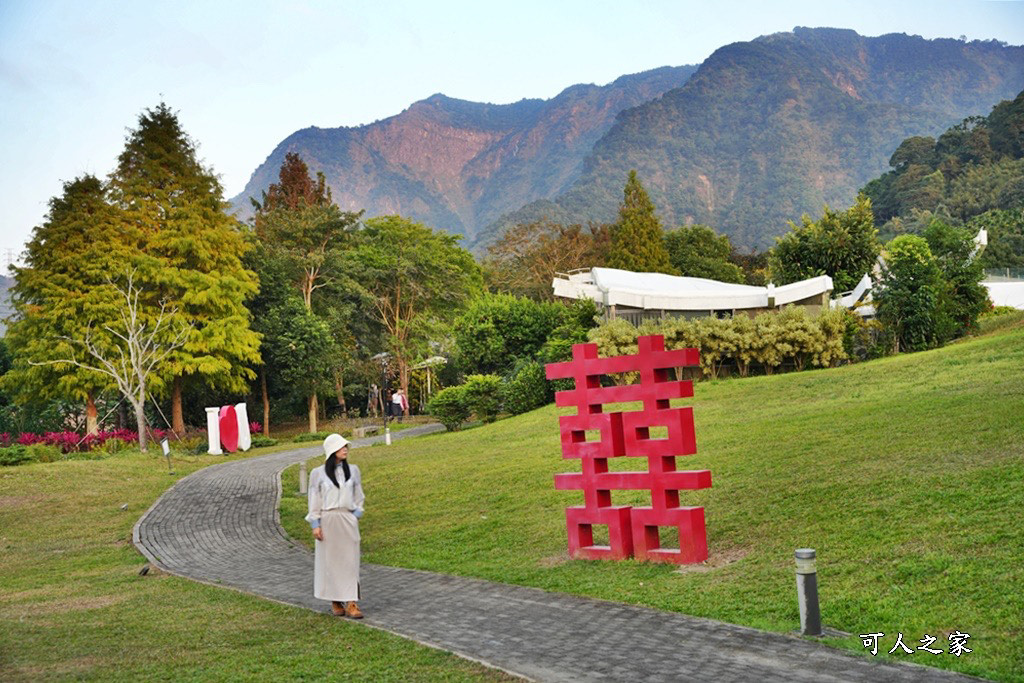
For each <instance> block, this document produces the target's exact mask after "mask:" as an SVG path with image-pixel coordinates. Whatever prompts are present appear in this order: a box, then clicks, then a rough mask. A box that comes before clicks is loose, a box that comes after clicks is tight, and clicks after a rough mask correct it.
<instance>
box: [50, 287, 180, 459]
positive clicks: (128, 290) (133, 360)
mask: <svg viewBox="0 0 1024 683" xmlns="http://www.w3.org/2000/svg"><path fill="white" fill-rule="evenodd" d="M108 282H109V283H110V284H111V285H113V286H114V289H115V290H116V291H117V293H118V294H120V297H119V299H121V310H120V311H119V312H118V313H119V316H118V317H119V318H120V320H119V321H117V322H116V323H113V324H109V325H103V327H102V329H104V330H106V331H107V332H108V333H109V334H110V335H111V338H110V339H109V340H107V342H108V343H106V344H103V345H102V346H101V345H99V344H98V343H97V341H96V339H95V338H94V337H93V335H92V330H91V327H87V328H86V333H85V339H72V338H70V337H64V339H66V340H67V341H70V342H72V343H74V344H78V345H80V346H82V347H84V348H85V350H86V352H87V353H88V354H89V356H91V357H92V358H93V360H94V361H95V363H92V364H89V363H84V362H82V361H79V360H76V359H74V358H71V359H60V360H51V361H46V362H45V363H33V365H64V364H69V365H74V366H77V367H80V368H84V369H87V370H92V371H94V372H99V373H102V374H104V375H106V376H108V377H110V378H111V379H113V380H114V382H116V383H117V389H118V391H120V392H121V395H122V396H124V397H125V398H126V399H128V402H129V403H131V404H132V407H133V408H134V409H135V423H136V428H137V429H138V432H139V448H140V449H141V450H143V451H145V450H146V441H147V439H146V412H145V409H146V396H147V391H146V385H147V383H148V380H149V378H150V376H151V375H152V374H153V372H154V371H155V369H156V368H157V367H158V366H159V365H160V363H162V362H163V361H164V360H165V359H166V358H167V357H168V356H169V355H170V354H171V352H172V351H174V350H175V349H177V348H179V347H181V346H182V345H184V344H185V340H186V339H187V336H188V333H189V331H190V329H191V325H184V326H182V328H181V329H180V330H178V332H177V333H171V332H170V331H169V330H168V329H166V328H167V326H168V324H169V319H170V318H171V317H172V316H173V315H174V313H175V309H173V308H170V309H169V308H168V307H167V304H166V303H161V304H160V310H159V311H158V312H157V314H156V315H155V316H153V318H154V319H153V321H152V322H147V321H146V320H144V317H145V316H144V313H145V312H144V311H142V309H141V308H140V304H139V296H140V295H141V294H142V290H141V289H140V288H139V287H138V286H136V284H135V271H134V270H132V271H129V272H128V273H127V277H126V282H125V285H124V287H122V286H121V285H120V284H114V282H113V281H112V280H108Z"/></svg>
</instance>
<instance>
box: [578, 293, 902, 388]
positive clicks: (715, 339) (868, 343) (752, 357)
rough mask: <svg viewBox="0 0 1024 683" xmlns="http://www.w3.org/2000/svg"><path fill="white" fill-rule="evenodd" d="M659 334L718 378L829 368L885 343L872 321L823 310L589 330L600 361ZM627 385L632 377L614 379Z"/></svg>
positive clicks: (873, 352) (620, 323)
mask: <svg viewBox="0 0 1024 683" xmlns="http://www.w3.org/2000/svg"><path fill="white" fill-rule="evenodd" d="M652 334H659V335H662V336H663V337H664V338H665V348H666V349H683V348H697V349H700V369H701V373H702V374H703V375H704V376H706V377H709V378H716V377H719V376H720V375H721V374H722V373H723V370H724V369H725V368H726V367H728V368H730V369H734V370H735V372H736V373H737V374H738V375H740V376H741V377H746V376H747V375H749V374H751V372H752V371H760V372H762V373H763V374H766V375H771V374H773V373H774V372H775V371H776V370H778V369H779V368H781V367H791V368H793V369H795V370H803V369H805V368H807V367H810V366H816V367H832V366H835V365H838V364H839V363H841V362H843V361H847V360H850V359H851V358H855V359H856V358H860V359H862V358H867V357H875V356H877V355H881V354H883V353H884V350H885V347H886V345H887V341H886V340H885V339H884V338H883V337H884V335H883V334H882V331H881V329H880V327H879V326H878V325H877V324H876V323H871V322H867V323H865V322H863V321H861V319H860V318H859V316H857V315H855V314H852V313H849V312H848V311H845V310H826V311H822V312H821V313H819V314H818V315H816V316H812V315H810V314H808V313H807V310H806V309H805V308H802V307H796V306H790V307H788V308H785V309H783V310H781V311H779V312H768V311H766V312H764V313H761V314H759V315H757V316H756V317H754V318H751V317H749V316H746V315H737V316H735V317H732V318H713V317H705V318H692V319H685V318H665V319H663V320H652V321H646V322H643V323H642V324H640V325H639V326H634V325H632V324H631V323H629V322H628V321H625V320H622V319H616V320H610V321H607V322H604V323H602V324H601V325H600V326H598V327H596V328H594V329H593V330H591V331H590V334H589V339H590V341H591V342H593V343H596V344H597V347H598V354H599V355H600V356H602V357H608V356H620V355H629V354H634V353H636V352H637V343H636V340H637V337H639V336H643V335H652ZM614 379H615V381H616V382H618V383H622V384H628V383H630V382H633V381H635V377H632V376H631V373H625V374H624V376H623V377H617V378H614Z"/></svg>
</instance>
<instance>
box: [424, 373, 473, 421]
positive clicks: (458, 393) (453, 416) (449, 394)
mask: <svg viewBox="0 0 1024 683" xmlns="http://www.w3.org/2000/svg"><path fill="white" fill-rule="evenodd" d="M472 412H473V411H472V409H471V408H470V407H469V402H468V401H467V399H466V387H465V385H459V386H455V387H446V388H444V389H442V390H441V391H439V392H437V393H436V394H434V397H433V398H432V399H430V415H431V417H434V418H437V421H438V422H440V423H441V424H443V425H444V427H445V429H447V430H448V431H450V432H454V431H456V430H457V429H459V428H460V427H461V426H462V423H463V422H465V421H466V420H468V419H469V416H470V415H471V414H472Z"/></svg>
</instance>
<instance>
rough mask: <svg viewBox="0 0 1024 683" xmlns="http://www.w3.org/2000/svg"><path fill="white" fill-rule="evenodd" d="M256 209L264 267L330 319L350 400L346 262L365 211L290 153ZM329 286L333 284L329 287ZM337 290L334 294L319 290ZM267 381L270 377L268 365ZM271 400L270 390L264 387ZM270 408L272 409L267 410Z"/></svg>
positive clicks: (312, 416)
mask: <svg viewBox="0 0 1024 683" xmlns="http://www.w3.org/2000/svg"><path fill="white" fill-rule="evenodd" d="M252 202H253V206H254V208H255V209H256V213H255V214H254V216H253V228H254V231H255V233H256V236H257V238H258V240H259V243H260V245H261V249H262V252H263V253H264V254H265V255H266V257H267V260H266V261H265V266H259V267H258V268H257V272H261V274H262V271H263V270H264V268H273V269H276V270H277V271H279V272H283V273H285V274H287V277H288V278H289V279H290V281H291V282H292V284H293V285H294V287H295V288H296V290H297V291H298V293H299V294H300V296H301V298H302V302H303V304H304V305H305V307H306V310H307V311H309V312H310V313H315V314H316V315H319V316H321V317H322V318H324V320H325V321H329V323H330V329H331V330H332V331H333V333H334V338H335V346H336V348H335V351H336V353H333V354H332V358H334V359H335V361H336V362H337V363H338V366H337V367H335V368H334V370H333V371H332V375H333V377H334V384H335V389H336V392H337V395H338V400H339V403H340V404H342V406H344V391H343V387H342V376H343V371H344V365H345V360H346V354H345V353H344V350H345V349H346V348H348V347H350V346H351V345H352V344H351V339H352V334H351V329H350V326H349V325H348V324H347V322H348V321H349V320H351V315H347V314H350V313H351V311H350V310H349V308H348V307H347V306H345V304H346V303H347V302H348V300H349V294H350V293H351V292H352V291H353V289H354V287H353V285H352V283H351V281H350V279H349V277H348V275H347V274H346V272H345V269H344V268H343V267H341V263H342V261H343V259H344V254H345V251H346V249H349V248H351V246H352V239H353V238H352V234H353V232H354V231H355V228H356V226H357V225H358V223H359V219H360V217H361V215H362V212H346V211H342V210H341V209H339V208H338V206H337V205H336V204H334V202H333V201H332V200H331V192H330V189H329V188H328V187H327V183H326V180H325V178H324V175H323V174H322V173H318V174H317V177H316V179H315V180H314V179H313V178H312V177H311V176H310V175H309V168H308V167H307V166H306V163H305V162H304V161H303V160H302V158H301V157H299V155H297V154H294V153H289V154H287V155H286V156H285V160H284V163H283V164H282V165H281V168H280V170H279V171H278V182H277V183H274V184H272V185H271V186H270V187H269V188H268V189H267V191H266V192H264V193H263V197H262V202H258V201H256V200H255V199H254V200H252ZM325 288H327V289H325ZM317 290H323V292H327V291H331V296H321V295H320V294H318V295H317V301H316V302H315V305H314V298H313V293H314V292H315V291H317ZM263 372H264V376H263V378H262V379H261V384H264V383H265V380H266V377H265V374H266V367H265V366H264V370H263ZM263 394H264V404H266V401H267V399H266V390H265V388H264V390H263ZM318 395H319V392H313V393H311V394H309V395H308V397H307V403H308V415H309V431H310V432H315V431H316V430H317V425H316V421H317V414H318V412H319V402H318ZM265 412H266V410H265Z"/></svg>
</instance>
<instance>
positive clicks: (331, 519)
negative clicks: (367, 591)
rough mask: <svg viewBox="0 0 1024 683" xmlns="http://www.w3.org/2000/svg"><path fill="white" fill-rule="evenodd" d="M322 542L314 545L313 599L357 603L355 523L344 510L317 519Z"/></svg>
mask: <svg viewBox="0 0 1024 683" xmlns="http://www.w3.org/2000/svg"><path fill="white" fill-rule="evenodd" d="M320 528H321V529H323V534H324V540H322V541H314V543H315V546H316V548H315V550H314V551H313V596H314V597H317V598H319V599H321V600H336V601H338V602H347V601H349V600H358V599H359V520H358V519H356V516H355V515H353V514H352V513H351V512H350V511H348V510H327V511H325V512H324V513H323V515H322V516H321V517H320Z"/></svg>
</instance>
